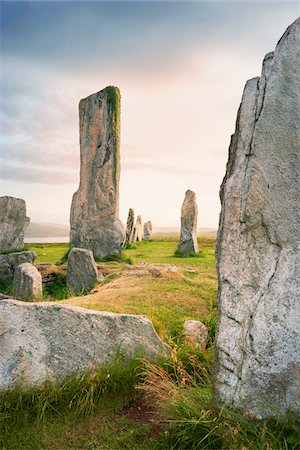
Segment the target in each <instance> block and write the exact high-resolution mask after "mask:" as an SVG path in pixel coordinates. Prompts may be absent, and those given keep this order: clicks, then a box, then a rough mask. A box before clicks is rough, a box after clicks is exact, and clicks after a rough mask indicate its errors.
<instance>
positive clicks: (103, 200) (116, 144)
mask: <svg viewBox="0 0 300 450" xmlns="http://www.w3.org/2000/svg"><path fill="white" fill-rule="evenodd" d="M79 119H80V184H79V188H78V190H77V192H75V194H74V195H73V200H72V206H71V215H70V224H71V231H70V245H71V247H81V248H86V249H89V250H92V252H93V254H94V256H97V257H99V258H103V257H104V256H106V255H117V254H120V253H121V251H122V247H123V242H124V240H125V232H124V228H123V225H122V223H121V221H120V220H119V179H120V92H119V89H118V88H116V87H113V86H109V87H107V88H105V89H103V90H102V91H100V92H97V93H96V94H93V95H90V96H89V97H87V98H85V99H83V100H81V101H80V103H79Z"/></svg>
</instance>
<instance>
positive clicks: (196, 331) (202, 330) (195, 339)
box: [183, 320, 208, 350]
mask: <svg viewBox="0 0 300 450" xmlns="http://www.w3.org/2000/svg"><path fill="white" fill-rule="evenodd" d="M183 335H184V340H185V343H186V344H188V345H191V346H193V347H198V348H202V349H203V350H205V348H206V345H207V341H208V330H207V327H206V326H205V325H204V323H202V322H199V320H186V321H185V322H184V324H183Z"/></svg>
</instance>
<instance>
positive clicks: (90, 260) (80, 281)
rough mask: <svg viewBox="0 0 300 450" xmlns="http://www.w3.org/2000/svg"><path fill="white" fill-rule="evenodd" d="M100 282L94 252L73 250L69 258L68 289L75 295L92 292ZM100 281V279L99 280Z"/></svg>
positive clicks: (83, 249) (80, 249)
mask: <svg viewBox="0 0 300 450" xmlns="http://www.w3.org/2000/svg"><path fill="white" fill-rule="evenodd" d="M97 281H98V269H97V264H96V263H95V260H94V256H93V252H92V251H91V250H86V249H85V248H76V247H74V248H72V250H71V251H70V253H69V256H68V268H67V287H68V289H69V291H70V292H72V293H73V294H86V293H88V292H90V291H91V290H92V289H93V287H94V286H95V284H96V283H97ZM99 281H100V279H99Z"/></svg>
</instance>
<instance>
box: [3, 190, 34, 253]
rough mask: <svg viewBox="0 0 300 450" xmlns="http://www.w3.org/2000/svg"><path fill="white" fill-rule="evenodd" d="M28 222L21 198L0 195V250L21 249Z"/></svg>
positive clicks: (24, 205)
mask: <svg viewBox="0 0 300 450" xmlns="http://www.w3.org/2000/svg"><path fill="white" fill-rule="evenodd" d="M28 224H29V217H26V203H25V201H24V200H22V199H21V198H15V197H8V196H4V197H0V252H5V251H12V250H22V249H23V248H24V233H25V229H26V227H27V225H28Z"/></svg>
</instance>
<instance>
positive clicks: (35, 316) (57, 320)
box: [0, 299, 170, 389]
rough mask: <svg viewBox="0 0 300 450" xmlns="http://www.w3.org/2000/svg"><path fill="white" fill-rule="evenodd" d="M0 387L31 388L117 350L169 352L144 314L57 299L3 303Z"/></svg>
mask: <svg viewBox="0 0 300 450" xmlns="http://www.w3.org/2000/svg"><path fill="white" fill-rule="evenodd" d="M0 329H1V334H0V348H1V352H0V389H11V388H13V387H14V386H15V385H17V386H20V385H21V386H22V387H31V386H36V385H39V384H41V383H43V382H44V381H45V380H52V381H53V382H56V381H59V380H61V379H64V378H65V377H66V376H68V375H71V374H74V373H78V372H83V371H84V370H87V369H92V368H93V367H96V366H99V365H106V364H108V363H110V362H111V361H112V360H113V359H114V358H115V356H116V354H117V353H118V352H121V353H122V354H125V356H126V357H127V358H129V359H130V358H132V357H134V356H136V355H137V354H138V353H139V354H141V353H143V354H144V356H145V357H147V358H149V359H155V358H157V357H159V356H167V355H169V354H170V348H169V347H168V346H167V345H166V344H164V343H163V341H161V339H160V338H159V336H158V335H157V333H156V331H155V329H154V327H153V325H152V323H151V322H150V320H149V319H148V318H147V317H145V316H137V315H126V314H115V313H110V312H99V311H92V310H87V309H83V308H79V307H75V306H70V305H61V304H58V303H55V302H52V303H48V302H40V303H32V302H19V301H17V300H11V299H10V300H5V299H4V300H1V302H0Z"/></svg>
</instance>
